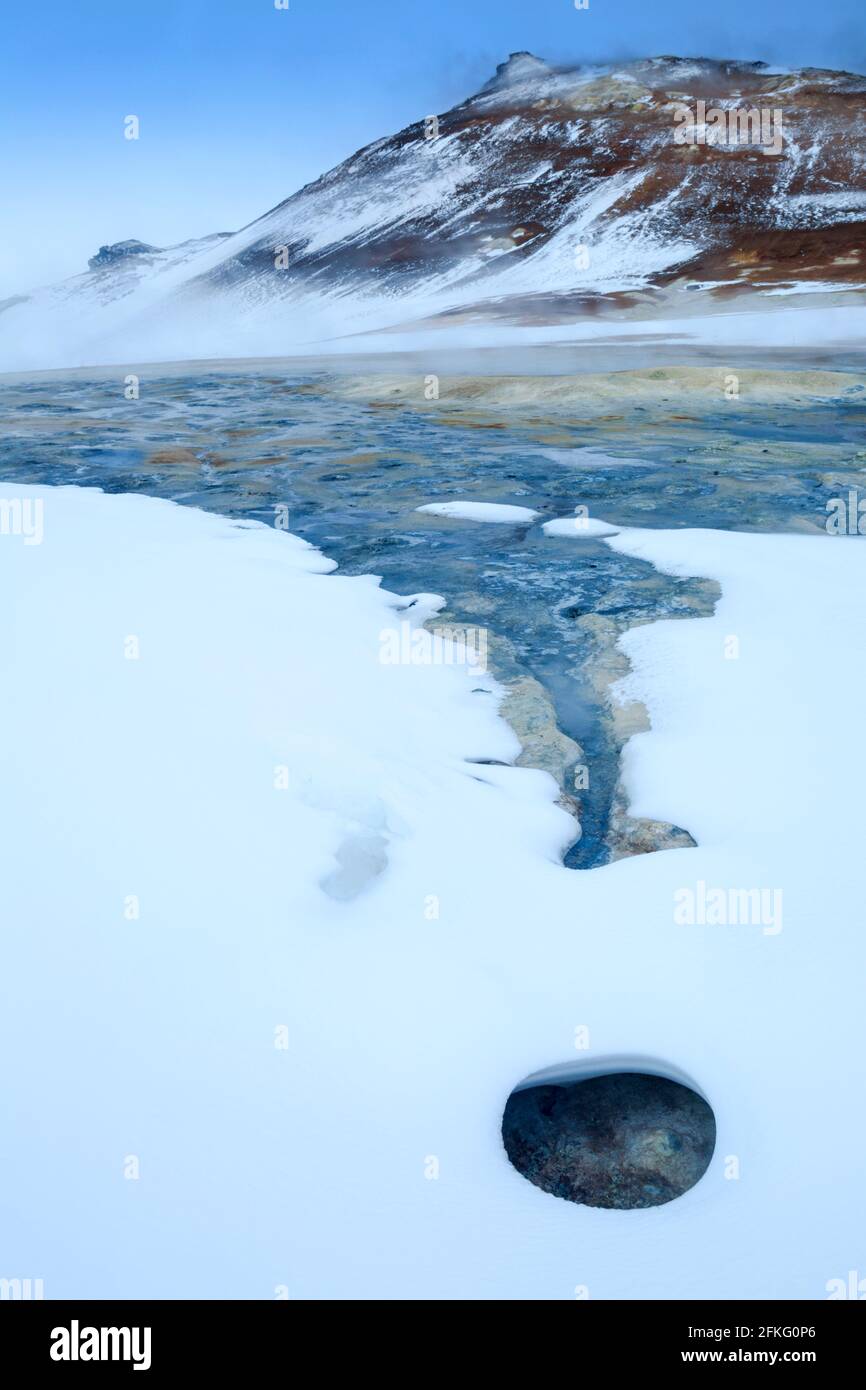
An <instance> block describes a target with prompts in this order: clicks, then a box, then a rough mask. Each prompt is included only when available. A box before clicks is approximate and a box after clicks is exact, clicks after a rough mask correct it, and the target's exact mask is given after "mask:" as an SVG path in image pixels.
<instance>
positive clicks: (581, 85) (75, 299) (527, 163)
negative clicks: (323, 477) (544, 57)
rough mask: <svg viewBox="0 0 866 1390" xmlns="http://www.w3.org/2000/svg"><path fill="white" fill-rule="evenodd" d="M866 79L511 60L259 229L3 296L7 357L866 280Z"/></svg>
mask: <svg viewBox="0 0 866 1390" xmlns="http://www.w3.org/2000/svg"><path fill="white" fill-rule="evenodd" d="M864 95H866V78H864V77H861V76H857V75H853V74H850V73H844V72H828V71H821V70H815V69H804V70H800V71H788V70H781V69H778V68H771V67H768V66H766V65H765V64H763V63H745V62H722V61H716V60H710V59H704V58H701V59H682V58H673V57H662V58H650V59H646V60H641V61H635V62H629V63H626V64H624V65H620V66H604V67H599V66H595V67H591V68H587V67H581V68H569V69H563V68H553V67H550V66H548V65H547V64H546V63H544V62H542V61H541V60H540V59H538V58H536V57H534V56H533V55H531V54H528V53H519V54H513V55H512V57H511V58H510V59H509V60H508V62H506V63H503V64H502V65H501V66H500V67H499V69H498V70H497V72H496V75H495V76H494V78H493V79H492V80H491V81H490V82H488V83H487V84H486V86H485V87H483V88H482V90H481V91H480V92H478V93H477V94H476V95H475V96H473V97H471V98H470V99H469V100H467V101H465V102H463V103H462V104H461V105H459V106H456V107H454V108H453V109H452V110H450V111H448V112H446V113H444V114H441V115H438V116H436V117H433V116H430V117H427V118H426V119H422V120H420V121H418V122H417V123H416V124H414V125H411V126H409V127H407V128H406V129H405V130H402V131H400V132H399V133H398V134H396V135H393V136H391V137H390V138H388V139H383V140H379V141H377V142H376V143H374V144H372V145H370V146H368V147H367V148H365V149H363V150H360V151H359V152H358V153H357V154H355V155H353V156H352V157H351V158H350V159H348V160H346V161H345V162H344V163H343V164H341V165H339V166H338V167H337V168H335V169H333V170H331V171H330V172H329V173H327V174H325V175H324V176H323V177H322V178H320V179H318V180H316V181H315V182H314V183H312V184H309V185H308V186H307V187H305V188H303V189H301V190H300V191H299V192H297V193H295V194H293V195H292V196H291V197H290V198H287V199H286V201H285V202H283V203H280V204H279V205H278V206H277V207H275V208H273V209H272V210H271V211H270V212H267V213H266V214H265V215H264V216H263V217H260V218H259V219H258V220H257V221H255V222H252V223H251V224H249V226H247V227H244V228H243V229H242V230H241V231H238V232H236V233H233V234H225V233H218V234H215V235H214V236H211V237H205V238H202V239H200V240H197V241H190V242H186V243H184V244H183V245H182V246H177V247H172V248H169V249H166V250H160V249H158V248H154V247H150V246H144V245H143V244H141V243H137V242H123V243H119V244H118V245H116V246H114V247H103V248H101V250H100V251H99V253H97V255H96V256H95V257H94V258H93V260H91V263H90V267H91V268H90V269H89V270H88V271H87V272H86V273H85V274H83V275H81V276H78V277H75V278H74V279H72V280H69V281H66V282H64V284H62V285H60V286H57V287H53V288H50V289H47V290H42V291H39V292H37V293H36V294H33V295H31V296H27V297H24V298H21V297H18V298H16V299H14V300H11V301H7V302H6V306H5V312H0V341H2V342H3V345H2V346H0V354H2V356H0V361H2V362H3V364H4V365H14V363H10V361H9V359H10V355H11V356H12V357H13V358H14V356H15V354H16V351H18V352H23V355H24V356H25V357H26V356H27V355H28V352H29V353H30V355H31V356H32V355H33V352H34V351H35V353H36V356H37V357H42V358H53V359H57V360H58V361H59V360H70V354H71V357H72V358H75V359H80V360H85V361H87V360H90V361H92V360H97V359H98V358H99V356H100V353H101V352H102V353H104V356H105V360H114V359H115V358H116V357H117V356H118V354H119V355H120V356H121V357H124V356H126V357H128V356H131V355H135V354H136V353H147V352H148V351H155V352H158V353H159V352H161V353H163V354H166V353H168V354H169V355H177V356H201V355H207V354H209V353H214V354H224V353H229V354H238V355H240V354H243V353H245V352H250V351H254V352H255V351H281V350H289V349H291V348H293V347H296V346H298V345H301V344H304V343H307V344H309V343H311V342H319V343H321V342H323V341H325V340H327V339H335V338H339V337H341V336H345V335H354V334H357V333H361V332H363V331H364V330H370V329H383V328H392V327H400V326H403V325H406V324H411V323H413V322H414V323H417V322H418V321H419V320H429V319H431V318H432V319H433V321H434V322H444V323H446V324H447V323H453V322H454V321H455V320H457V321H460V322H464V323H465V322H466V321H467V320H468V321H470V322H473V323H476V324H477V323H479V322H481V323H492V322H499V323H502V322H507V323H512V324H513V323H523V324H526V323H534V324H538V323H562V322H572V321H574V320H576V319H580V318H581V317H586V316H588V315H591V314H597V313H599V312H600V313H606V312H607V311H609V310H610V309H611V308H616V309H619V310H623V311H625V312H631V311H634V309H635V306H636V305H638V306H640V305H641V304H644V305H651V304H652V302H653V300H654V298H655V299H656V300H658V299H659V296H661V299H662V300H663V301H664V303H665V304H666V305H667V306H668V311H669V292H670V291H671V290H672V289H676V290H677V291H678V290H679V289H685V288H689V289H690V290H693V291H694V290H697V291H698V292H699V293H700V292H703V294H702V296H701V298H702V300H704V299H706V300H708V301H711V302H712V305H713V307H716V308H718V307H724V301H725V300H726V299H730V298H731V297H732V296H740V295H742V294H743V293H744V292H748V291H751V292H758V293H761V294H764V295H777V296H778V295H790V294H792V293H801V292H806V291H812V292H814V291H815V290H824V291H831V290H834V289H842V290H845V289H848V290H850V289H852V288H853V289H860V288H862V287H863V282H864V280H866V265H864V264H863V247H864V235H863V233H864V226H866V126H864V121H863V104H864ZM748 113H752V115H749V114H748ZM688 116H690V117H691V121H689V120H687V119H686V118H687V117H688ZM761 118H763V122H764V124H763V126H761V124H760V121H761ZM666 294H667V295H668V298H667V299H665V295H666ZM685 299H686V296H683V301H685ZM768 307H769V306H768ZM3 308H4V306H2V305H0V311H2V310H3ZM442 316H444V318H442ZM46 338H47V339H48V340H50V341H51V342H52V343H53V346H52V348H51V350H50V351H48V349H47V348H46V345H45V344H46ZM10 349H11V353H10ZM58 354H59V355H58ZM64 354H65V358H64Z"/></svg>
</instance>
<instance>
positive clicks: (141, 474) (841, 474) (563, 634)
mask: <svg viewBox="0 0 866 1390" xmlns="http://www.w3.org/2000/svg"><path fill="white" fill-rule="evenodd" d="M154 370H158V369H154ZM140 390H141V395H140V398H139V399H137V400H131V401H130V400H126V399H125V396H124V372H123V370H122V369H118V374H117V377H116V378H114V379H107V378H105V377H104V376H101V377H98V376H94V377H93V379H86V378H82V377H81V376H77V377H75V378H72V377H70V378H64V379H50V378H35V379H33V380H30V381H27V382H23V383H22V382H18V381H13V380H9V381H6V382H3V381H0V477H3V478H6V479H9V480H11V481H14V482H19V483H40V484H68V483H76V484H79V485H82V486H99V487H102V488H104V489H105V490H106V491H108V492H143V493H147V494H151V495H154V496H158V497H165V498H171V499H173V500H174V501H177V502H180V503H183V504H185V505H189V506H196V507H203V508H206V509H207V510H210V511H215V512H220V513H223V514H225V515H228V516H232V517H243V518H248V519H257V520H261V521H264V522H266V523H268V524H274V522H275V518H276V517H277V515H278V509H286V508H287V509H288V525H289V529H291V530H292V531H294V532H296V533H297V534H298V535H300V536H303V537H304V538H305V539H307V540H309V541H310V542H312V543H313V544H314V545H316V546H319V547H320V548H321V549H322V550H323V551H324V552H325V553H326V554H327V555H329V556H331V557H333V558H334V559H335V560H336V561H337V562H338V564H339V566H340V569H341V571H342V572H344V573H348V574H368V573H373V574H376V575H381V577H382V580H383V583H384V585H385V587H386V588H388V589H390V590H393V591H395V592H397V593H401V594H410V593H415V592H419V591H423V592H428V593H429V592H431V591H432V592H436V593H440V594H442V595H444V596H445V598H446V600H447V609H446V610H445V612H444V613H443V615H442V619H443V621H448V622H454V623H465V624H469V625H473V626H481V627H484V628H486V629H488V630H489V633H490V651H491V661H490V664H491V668H492V669H493V671H494V673H495V674H496V675H497V676H498V677H500V678H501V679H502V680H503V681H504V682H506V684H510V683H513V682H520V681H521V680H525V679H526V678H528V677H531V678H533V679H534V680H535V681H537V682H539V683H540V684H541V686H542V687H543V689H544V692H546V696H547V699H548V700H549V701H550V702H551V705H552V709H553V710H554V711H555V722H556V724H557V725H558V727H559V730H560V731H561V733H562V734H564V735H566V736H567V738H568V739H569V740H573V741H574V743H575V744H579V745H580V749H581V750H582V752H580V751H579V750H573V751H572V753H571V754H569V752H568V745H567V743H565V741H564V740H563V744H562V746H561V747H560V748H559V749H558V750H557V751H555V753H552V754H551V758H552V762H548V764H547V765H548V766H549V768H550V770H551V771H553V772H554V775H556V776H557V777H558V778H559V780H560V783H561V786H562V789H563V791H564V793H565V794H566V795H570V796H575V795H576V793H575V792H574V786H573V774H574V767H575V764H578V765H581V766H582V765H586V766H589V767H590V769H591V777H590V783H589V786H588V787H587V788H585V789H584V790H582V791H581V792H580V794H579V798H578V799H579V803H580V819H581V825H582V832H583V833H582V836H581V838H580V839H579V840H578V841H577V843H576V844H575V845H574V846H573V848H572V849H571V851H570V852H569V854H568V856H567V859H566V863H567V864H568V865H569V866H570V867H574V868H587V867H591V866H592V865H594V864H598V863H602V862H605V861H606V860H607V859H608V858H610V857H611V853H612V841H611V813H612V805H613V802H614V793H615V789H616V784H617V779H618V764H619V751H620V748H619V742H618V740H617V736H616V732H615V730H614V727H613V725H612V722H611V719H610V714H609V705H608V698H607V688H606V685H605V684H604V682H603V681H600V680H599V670H600V669H601V667H602V666H603V665H604V661H605V660H606V659H609V658H610V655H611V650H612V644H613V642H614V640H615V637H616V635H617V634H618V633H619V632H621V631H623V630H624V629H625V628H627V627H629V626H632V625H634V624H635V623H640V622H648V621H652V620H654V619H657V618H661V617H674V616H682V617H689V616H695V615H696V614H699V613H706V612H710V611H711V610H712V604H713V601H714V596H715V589H714V586H712V585H708V584H707V583H705V582H702V581H699V580H685V579H676V578H672V577H669V576H665V575H661V574H659V573H657V572H656V571H655V570H654V569H652V567H650V566H649V565H646V564H645V563H643V562H641V561H637V560H634V559H630V558H628V557H625V556H621V555H617V554H615V553H614V552H613V551H611V550H610V549H609V548H608V547H607V546H606V545H605V544H604V543H603V542H602V541H598V540H588V539H587V540H579V541H576V540H572V539H568V538H562V539H560V538H552V537H547V536H545V535H544V533H543V532H542V530H541V525H540V523H541V521H543V520H547V519H551V518H553V517H561V516H567V515H569V514H572V513H573V510H574V508H575V506H577V505H580V504H582V505H585V506H587V507H588V508H589V510H590V513H591V514H592V515H594V516H599V517H603V518H604V519H605V520H608V521H612V522H614V523H618V524H621V525H633V526H652V527H681V526H697V527H717V528H723V529H725V528H736V529H742V530H763V531H779V530H807V529H813V528H815V527H820V526H823V524H824V520H825V516H826V502H827V499H828V497H829V496H831V495H832V493H833V489H834V487H841V486H843V485H846V484H847V483H850V485H851V486H854V485H859V486H861V487H866V449H864V448H863V446H862V442H863V433H862V414H863V407H862V405H861V404H860V402H859V400H858V399H856V398H853V399H852V400H851V401H850V403H849V402H847V401H845V402H844V403H842V402H839V401H837V402H835V403H833V404H825V403H817V404H813V405H811V406H809V407H808V408H803V409H799V410H797V411H791V409H790V408H785V407H782V406H779V407H775V408H773V407H770V408H766V407H765V408H762V409H761V410H760V411H748V410H743V411H731V410H729V409H724V408H723V406H722V405H721V404H720V405H719V406H718V408H717V409H716V410H714V411H713V412H711V413H704V414H702V415H700V416H698V414H697V412H693V413H691V414H689V415H688V416H682V415H680V416H677V415H675V414H674V413H671V414H669V415H667V416H664V417H661V418H659V417H658V416H657V415H656V416H650V415H649V414H648V412H647V410H646V407H643V408H642V407H641V406H640V405H634V406H631V407H623V408H622V410H621V412H620V413H617V414H616V415H615V416H612V417H608V418H599V419H595V420H575V419H573V418H572V416H571V415H569V414H568V413H567V412H562V413H561V415H560V417H559V418H554V417H553V415H552V414H551V413H550V412H548V413H547V415H546V416H545V417H544V418H542V419H539V418H537V416H538V412H530V413H531V414H532V415H533V417H534V418H533V419H532V420H530V419H527V418H526V412H524V413H523V415H521V413H520V412H518V411H516V410H515V409H510V410H509V411H507V412H505V411H501V412H499V414H495V413H491V412H487V414H486V415H483V416H482V414H481V413H475V414H471V413H469V412H465V413H464V415H463V416H460V415H459V414H456V415H455V412H453V411H451V410H449V409H448V408H447V406H445V403H440V404H442V405H443V409H442V410H441V412H437V411H436V410H415V409H412V408H401V407H398V408H393V407H391V408H383V407H382V406H381V405H377V404H376V403H371V402H367V401H364V402H358V401H354V400H349V399H344V398H343V397H342V396H341V395H340V394H339V393H337V392H335V391H334V389H333V383H332V381H331V380H330V379H328V378H326V377H324V376H320V375H312V374H307V375H304V376H299V375H294V374H292V373H291V372H290V371H282V370H280V371H276V370H270V371H267V372H264V371H262V369H261V368H257V369H255V370H253V369H251V370H248V371H243V370H231V371H229V370H226V371H221V372H213V373H206V374H202V375H197V374H195V373H194V372H193V371H191V372H190V374H188V375H183V376H179V375H177V374H171V375H170V374H166V375H162V376H160V375H158V374H157V375H153V376H151V375H148V376H146V377H144V376H143V377H142V381H141V387H140ZM454 498H464V499H475V500H478V501H485V502H509V503H517V504H519V505H521V506H526V507H530V508H533V509H535V510H536V511H538V512H539V513H540V514H541V515H540V517H539V520H538V522H534V523H532V524H531V525H517V526H515V525H494V524H478V523H470V522H465V521H455V520H445V519H442V518H437V517H433V516H430V515H421V514H419V513H418V512H417V511H416V508H417V507H418V506H420V505H422V504H423V503H425V502H432V501H437V500H449V499H454ZM282 514H284V511H283V513H282ZM554 763H555V764H556V766H554V765H553V764H554ZM687 828H688V827H685V829H687Z"/></svg>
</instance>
